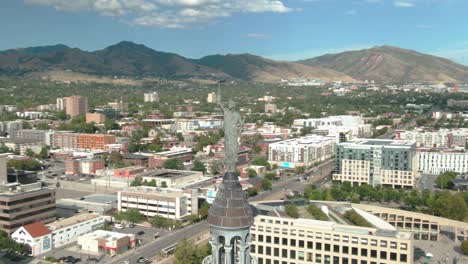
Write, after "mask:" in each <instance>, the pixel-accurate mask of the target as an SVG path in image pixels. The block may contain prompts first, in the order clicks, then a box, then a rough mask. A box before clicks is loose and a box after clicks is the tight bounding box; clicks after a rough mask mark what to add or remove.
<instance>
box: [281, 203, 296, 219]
mask: <svg viewBox="0 0 468 264" xmlns="http://www.w3.org/2000/svg"><path fill="white" fill-rule="evenodd" d="M284 210H285V212H286V214H287V215H288V216H290V217H292V218H299V209H297V206H295V205H294V204H292V203H288V204H287V205H286V206H285V207H284Z"/></svg>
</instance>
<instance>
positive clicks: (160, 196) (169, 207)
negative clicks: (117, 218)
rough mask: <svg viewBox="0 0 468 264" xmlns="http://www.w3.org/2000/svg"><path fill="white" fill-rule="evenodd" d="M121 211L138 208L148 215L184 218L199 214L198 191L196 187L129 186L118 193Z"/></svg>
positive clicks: (175, 218)
mask: <svg viewBox="0 0 468 264" xmlns="http://www.w3.org/2000/svg"><path fill="white" fill-rule="evenodd" d="M117 199H118V209H119V211H123V212H125V211H127V210H128V209H132V208H135V209H138V211H140V213H141V214H143V215H145V216H147V217H153V216H161V217H164V218H168V219H173V220H182V219H184V218H185V217H187V216H189V215H191V214H193V215H198V192H197V190H196V189H185V190H178V189H169V188H158V187H148V186H139V187H129V188H127V189H125V190H123V191H119V192H118V194H117Z"/></svg>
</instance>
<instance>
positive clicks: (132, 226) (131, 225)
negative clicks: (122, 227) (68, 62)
mask: <svg viewBox="0 0 468 264" xmlns="http://www.w3.org/2000/svg"><path fill="white" fill-rule="evenodd" d="M127 227H130V228H134V227H135V224H128V225H127Z"/></svg>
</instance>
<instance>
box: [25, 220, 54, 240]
mask: <svg viewBox="0 0 468 264" xmlns="http://www.w3.org/2000/svg"><path fill="white" fill-rule="evenodd" d="M24 229H26V231H27V232H28V233H29V234H30V235H31V236H32V237H33V238H36V237H41V236H44V235H47V234H49V233H50V231H49V229H48V228H47V227H46V226H45V225H44V223H42V222H35V223H32V224H29V225H25V226H24Z"/></svg>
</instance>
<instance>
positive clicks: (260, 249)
mask: <svg viewBox="0 0 468 264" xmlns="http://www.w3.org/2000/svg"><path fill="white" fill-rule="evenodd" d="M257 249H258V254H263V246H258V248H257Z"/></svg>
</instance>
